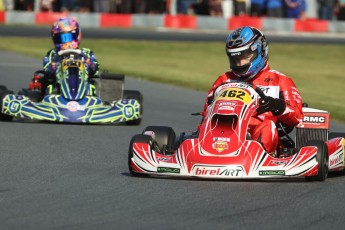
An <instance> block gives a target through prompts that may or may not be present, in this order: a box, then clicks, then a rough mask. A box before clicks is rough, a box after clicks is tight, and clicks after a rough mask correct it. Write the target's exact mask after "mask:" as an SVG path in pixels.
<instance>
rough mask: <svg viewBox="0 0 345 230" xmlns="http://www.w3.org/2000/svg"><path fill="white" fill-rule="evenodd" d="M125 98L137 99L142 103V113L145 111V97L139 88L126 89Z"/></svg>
mask: <svg viewBox="0 0 345 230" xmlns="http://www.w3.org/2000/svg"><path fill="white" fill-rule="evenodd" d="M123 99H135V100H137V101H138V102H139V104H140V115H141V114H143V112H144V97H143V95H142V94H141V92H140V91H138V90H124V91H123Z"/></svg>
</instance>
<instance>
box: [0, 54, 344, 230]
mask: <svg viewBox="0 0 345 230" xmlns="http://www.w3.org/2000/svg"><path fill="white" fill-rule="evenodd" d="M40 65H41V60H38V59H33V58H29V57H25V56H22V55H17V54H12V53H8V52H1V53H0V70H1V73H0V84H2V85H7V86H8V88H10V89H12V90H14V91H15V92H17V91H18V90H19V89H20V88H21V87H24V86H26V85H27V83H28V81H29V79H30V78H31V76H32V73H33V72H34V71H35V70H37V69H39V68H40V67H41V66H40ZM125 87H126V88H127V89H136V90H140V91H141V92H142V93H143V95H144V101H145V102H144V103H145V111H144V117H143V123H142V124H141V125H140V126H137V127H127V126H103V125H102V126H95V125H93V126H91V125H62V124H47V123H32V122H25V123H23V122H9V123H8V122H0V130H1V132H0V143H1V144H0V229H35V230H36V229H267V230H270V229H344V216H345V214H344V213H345V205H344V202H343V197H344V195H343V194H344V192H343V191H344V190H345V183H344V182H345V177H344V176H339V175H335V176H332V177H330V178H328V179H327V180H326V181H325V182H314V183H307V182H305V181H304V180H299V179H293V180H261V181H255V180H250V181H248V180H244V181H237V180H235V181H225V180H222V181H212V180H189V179H188V180H186V179H166V178H135V177H132V176H130V174H129V172H128V168H127V151H128V144H129V141H130V138H131V137H132V136H133V135H134V134H136V133H140V132H141V131H142V130H143V129H144V127H146V126H148V125H168V126H172V127H174V129H175V131H176V132H177V133H179V132H182V131H188V130H194V129H195V127H196V125H197V124H198V122H199V121H200V118H199V117H193V116H190V113H193V112H197V111H200V110H201V108H202V104H203V100H204V98H205V96H206V93H204V92H197V91H192V90H187V89H182V88H177V87H172V86H168V85H162V84H156V83H149V82H145V81H138V80H134V79H131V78H127V79H126V86H125ZM332 129H333V130H334V131H343V130H344V126H343V125H341V124H336V123H332Z"/></svg>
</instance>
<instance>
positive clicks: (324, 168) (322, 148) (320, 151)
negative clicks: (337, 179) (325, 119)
mask: <svg viewBox="0 0 345 230" xmlns="http://www.w3.org/2000/svg"><path fill="white" fill-rule="evenodd" d="M305 146H316V147H317V154H316V160H317V162H318V163H319V167H318V171H319V173H318V174H317V175H316V176H309V177H306V180H307V181H324V180H326V178H327V175H328V148H327V145H326V143H325V142H324V141H320V140H312V141H308V142H307V144H306V145H305Z"/></svg>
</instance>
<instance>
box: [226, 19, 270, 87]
mask: <svg viewBox="0 0 345 230" xmlns="http://www.w3.org/2000/svg"><path fill="white" fill-rule="evenodd" d="M225 49H226V54H227V55H228V58H229V62H230V68H231V70H232V72H233V73H234V74H235V75H236V76H237V77H238V79H239V80H242V81H248V80H250V79H252V78H253V77H254V76H255V75H256V74H257V73H259V72H260V71H261V70H262V69H263V68H264V67H265V65H266V63H267V60H268V45H267V40H266V37H265V36H264V35H263V33H262V32H261V31H260V30H258V29H255V28H253V27H249V26H244V27H241V28H238V29H237V30H235V31H233V32H231V33H230V34H229V36H228V38H227V39H226V46H225Z"/></svg>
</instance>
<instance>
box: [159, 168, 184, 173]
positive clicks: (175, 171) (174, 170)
mask: <svg viewBox="0 0 345 230" xmlns="http://www.w3.org/2000/svg"><path fill="white" fill-rule="evenodd" d="M157 172H158V173H177V174H179V173H180V169H178V168H170V167H158V168H157Z"/></svg>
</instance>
